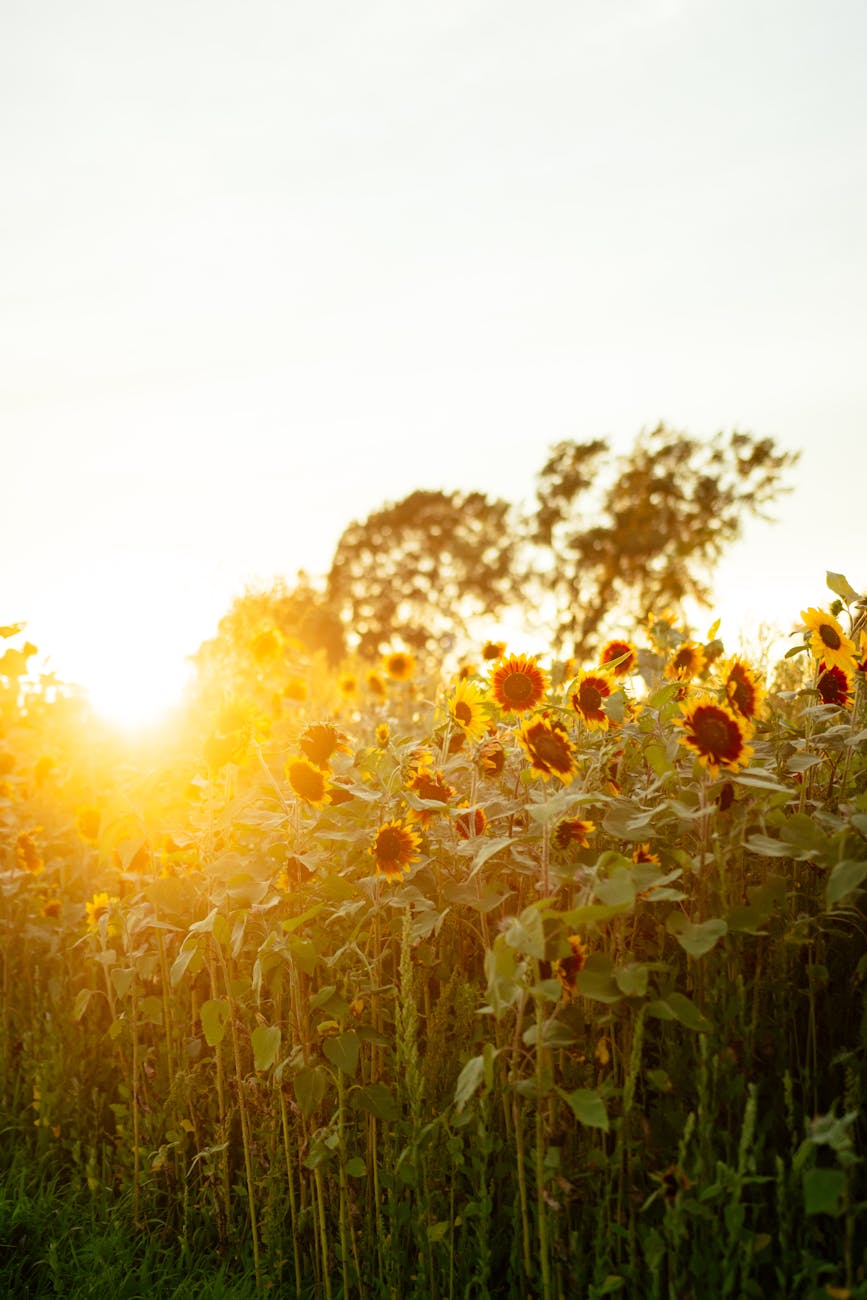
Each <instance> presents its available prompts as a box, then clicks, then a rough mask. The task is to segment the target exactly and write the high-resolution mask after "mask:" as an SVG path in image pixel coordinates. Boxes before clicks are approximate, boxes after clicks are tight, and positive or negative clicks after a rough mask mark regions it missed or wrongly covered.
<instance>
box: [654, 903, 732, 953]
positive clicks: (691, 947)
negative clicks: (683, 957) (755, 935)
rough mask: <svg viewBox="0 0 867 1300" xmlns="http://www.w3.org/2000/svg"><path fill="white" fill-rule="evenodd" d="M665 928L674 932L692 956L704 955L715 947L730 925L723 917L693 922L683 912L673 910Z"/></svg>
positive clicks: (684, 948) (685, 950)
mask: <svg viewBox="0 0 867 1300" xmlns="http://www.w3.org/2000/svg"><path fill="white" fill-rule="evenodd" d="M665 928H666V930H668V932H669V934H673V935H674V937H675V939H677V942H678V943H679V944H680V946H681V948H683V950H684V952H688V953H689V955H690V957H703V956H704V955H705V953H707V952H710V951H711V949H712V948H715V947H716V945H717V944H718V943H719V941H720V939H721V938H722V937H723V935H724V934H726V933H727V931H728V926H727V925H726V923H725V921H724V920H723V919H722V918H721V917H714V918H712V919H711V920H709V921H701V922H693V921H690V920H689V919H688V917H686V916H684V914H683V912H671V913H670V914H669V916H668V918H667V919H666V922H665Z"/></svg>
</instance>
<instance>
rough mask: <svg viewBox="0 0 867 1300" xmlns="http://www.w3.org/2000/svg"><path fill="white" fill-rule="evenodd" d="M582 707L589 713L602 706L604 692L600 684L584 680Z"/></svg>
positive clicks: (581, 697) (581, 696)
mask: <svg viewBox="0 0 867 1300" xmlns="http://www.w3.org/2000/svg"><path fill="white" fill-rule="evenodd" d="M580 699H581V708H582V709H584V710H585V711H586V712H587V713H595V712H596V711H597V710H598V709H600V708H601V707H602V692H601V691H600V689H599V687H598V686H594V685H593V684H592V682H584V683H583V684H582V686H581V695H580Z"/></svg>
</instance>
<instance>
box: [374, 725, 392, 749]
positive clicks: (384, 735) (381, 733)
mask: <svg viewBox="0 0 867 1300" xmlns="http://www.w3.org/2000/svg"><path fill="white" fill-rule="evenodd" d="M373 734H374V735H375V736H376V743H377V745H378V746H379V748H380V749H385V747H386V745H387V744H388V741H389V737H390V736H391V728H390V727H389V725H388V723H387V722H380V723H379V725H378V727H377V728H376V731H375V732H374V733H373Z"/></svg>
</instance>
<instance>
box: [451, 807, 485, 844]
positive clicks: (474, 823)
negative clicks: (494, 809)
mask: <svg viewBox="0 0 867 1300" xmlns="http://www.w3.org/2000/svg"><path fill="white" fill-rule="evenodd" d="M460 806H461V808H466V809H467V810H468V811H467V812H461V813H458V815H457V817H456V818H455V829H456V831H457V833H458V835H460V837H461V839H462V840H470V839H473V838H474V837H475V836H478V835H484V833H485V828H486V826H487V824H488V819H487V817H486V816H485V810H484V808H473V809H470V808H469V805H468V803H467V802H466V800H465V801H464V802H463V803H462V804H461V805H460Z"/></svg>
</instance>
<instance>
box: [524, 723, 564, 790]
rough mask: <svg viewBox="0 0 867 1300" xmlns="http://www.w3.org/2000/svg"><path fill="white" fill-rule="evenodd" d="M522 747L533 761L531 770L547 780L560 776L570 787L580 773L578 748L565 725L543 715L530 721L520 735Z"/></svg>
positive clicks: (560, 779) (559, 778)
mask: <svg viewBox="0 0 867 1300" xmlns="http://www.w3.org/2000/svg"><path fill="white" fill-rule="evenodd" d="M518 744H519V745H520V746H521V748H522V749H523V751H524V753H525V754H526V755H527V757H528V758H529V760H530V770H531V771H532V772H533V773H534V775H535V776H540V777H541V778H542V780H543V781H547V780H548V778H549V777H551V776H556V777H557V779H558V780H559V781H562V782H563V784H564V785H569V784H570V783H571V781H572V780H573V779H574V777H575V773H576V772H577V770H578V768H577V763H576V755H575V746H574V745H573V744H572V741H571V740H570V739H569V733H568V732H567V730H566V728H565V727H564V726H563V723H562V722H560V721H558V720H557V719H556V718H551V717H549V716H548V714H545V713H543V714H542V716H541V717H538V718H529V719H528V720H527V721H526V722H525V723H524V724H523V726H522V727H521V729H520V731H519V732H518Z"/></svg>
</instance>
